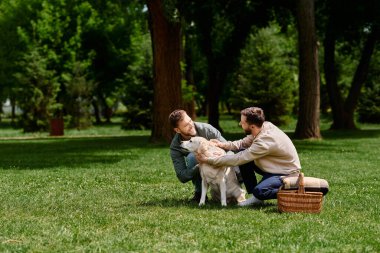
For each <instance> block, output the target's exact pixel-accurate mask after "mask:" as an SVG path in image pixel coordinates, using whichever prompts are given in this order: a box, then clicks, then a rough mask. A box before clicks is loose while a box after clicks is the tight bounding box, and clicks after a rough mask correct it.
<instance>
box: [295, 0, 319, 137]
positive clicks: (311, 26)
mask: <svg viewBox="0 0 380 253" xmlns="http://www.w3.org/2000/svg"><path fill="white" fill-rule="evenodd" d="M297 20H298V43H299V55H300V56H299V57H300V59H299V80H300V81H299V82H300V83H299V97H300V102H299V115H298V121H297V126H296V131H295V137H296V138H301V139H306V138H317V139H319V138H321V133H320V128H319V104H320V90H319V85H320V84H319V68H318V42H317V38H316V34H315V21H314V0H298V1H297Z"/></svg>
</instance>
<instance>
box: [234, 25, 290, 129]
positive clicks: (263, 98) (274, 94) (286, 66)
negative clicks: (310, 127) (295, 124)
mask: <svg viewBox="0 0 380 253" xmlns="http://www.w3.org/2000/svg"><path fill="white" fill-rule="evenodd" d="M293 43H294V38H287V37H286V36H285V35H283V34H280V30H279V27H278V26H277V25H272V26H270V27H268V28H264V29H261V30H259V31H258V32H257V34H256V35H251V36H250V38H249V40H248V43H247V45H246V47H245V49H244V50H243V51H242V56H241V59H240V66H239V68H238V70H237V72H236V73H235V74H234V76H233V78H232V80H231V82H232V84H233V85H232V87H231V88H230V89H231V98H230V102H231V106H232V108H233V109H235V110H238V111H240V110H241V109H243V108H246V107H250V106H258V107H261V108H263V109H264V111H265V112H266V116H267V119H268V120H270V121H272V122H274V123H275V124H284V123H286V122H287V120H288V119H289V117H290V115H291V113H292V112H293V109H294V107H295V106H296V105H297V103H296V102H297V78H296V76H297V67H296V62H294V61H292V58H291V57H292V56H294V55H295V52H294V48H292V45H293Z"/></svg>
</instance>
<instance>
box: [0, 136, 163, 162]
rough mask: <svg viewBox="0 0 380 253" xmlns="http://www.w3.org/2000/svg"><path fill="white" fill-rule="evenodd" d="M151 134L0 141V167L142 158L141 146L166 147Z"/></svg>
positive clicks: (142, 147)
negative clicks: (159, 143)
mask: <svg viewBox="0 0 380 253" xmlns="http://www.w3.org/2000/svg"><path fill="white" fill-rule="evenodd" d="M162 147H163V146H162V145H155V144H150V143H149V137H148V136H122V137H101V138H99V137H91V138H57V139H31V140H6V141H1V142H0V150H1V153H0V168H2V169H46V168H55V167H67V168H76V167H81V166H87V167H90V166H91V164H94V163H100V164H105V165H106V164H112V163H117V162H119V161H120V160H122V159H131V160H138V159H141V158H140V157H139V155H140V152H139V151H140V149H144V150H148V149H155V148H162Z"/></svg>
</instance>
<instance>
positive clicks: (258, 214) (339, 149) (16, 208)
mask: <svg viewBox="0 0 380 253" xmlns="http://www.w3.org/2000/svg"><path fill="white" fill-rule="evenodd" d="M222 126H223V127H224V128H225V129H226V130H227V131H228V132H226V133H225V137H226V138H227V139H230V140H231V139H234V138H240V137H242V134H241V130H240V129H239V128H238V126H237V123H235V122H232V121H228V120H223V122H222ZM286 130H287V132H289V133H291V129H290V128H289V129H286ZM65 133H66V135H65V137H60V138H50V137H48V136H47V133H40V134H39V135H37V136H36V135H26V136H25V135H24V134H21V133H20V132H18V130H13V129H10V128H8V127H2V128H1V129H0V137H1V138H2V139H1V140H0V151H1V152H0V204H1V206H0V252H380V221H379V219H380V211H379V207H380V206H379V203H380V190H379V189H380V158H379V153H380V152H379V144H380V125H370V126H363V129H362V130H361V131H340V132H332V131H327V130H323V132H322V134H323V136H324V139H323V140H321V141H300V140H296V141H294V143H295V145H296V147H297V149H298V152H299V155H300V158H301V163H302V167H303V171H304V173H305V175H306V176H314V177H321V178H324V179H327V180H328V182H329V184H330V192H329V193H328V194H327V195H326V197H325V200H324V206H323V210H322V212H321V213H320V214H280V213H278V212H277V206H276V201H275V200H273V201H268V202H267V203H266V204H265V205H264V206H260V207H255V208H252V207H249V208H238V207H235V206H228V207H227V208H222V207H221V206H220V204H219V203H208V204H206V206H205V207H202V208H199V207H198V205H197V204H195V203H191V202H189V201H188V199H189V198H190V197H191V196H192V190H193V189H192V186H191V183H188V184H182V183H180V182H179V181H178V180H177V178H176V176H175V173H174V170H173V167H172V164H171V160H170V157H169V150H168V146H167V145H151V144H149V143H148V139H149V131H122V130H119V127H118V125H116V124H115V125H108V126H98V127H95V128H93V129H90V130H86V131H82V132H79V131H74V130H70V131H66V132H65ZM11 136H17V137H18V138H17V139H13V138H10V137H11ZM25 137H28V138H25ZM73 137H75V138H73Z"/></svg>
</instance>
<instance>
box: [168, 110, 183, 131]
mask: <svg viewBox="0 0 380 253" xmlns="http://www.w3.org/2000/svg"><path fill="white" fill-rule="evenodd" d="M184 114H186V112H185V111H184V110H182V109H177V110H174V111H173V112H172V113H170V115H169V123H170V125H171V126H172V127H173V128H176V127H178V122H179V121H181V120H183V118H184V117H183V115H184Z"/></svg>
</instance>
